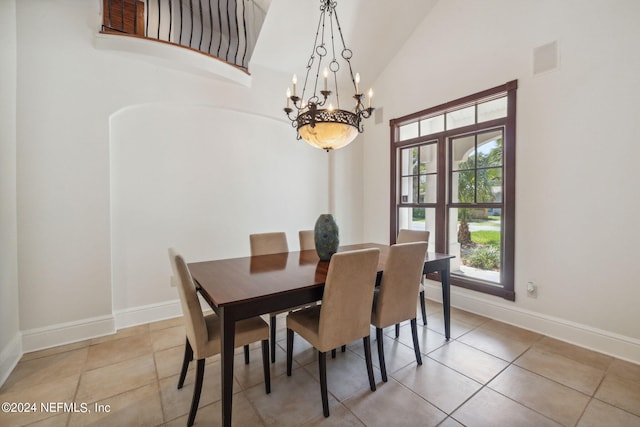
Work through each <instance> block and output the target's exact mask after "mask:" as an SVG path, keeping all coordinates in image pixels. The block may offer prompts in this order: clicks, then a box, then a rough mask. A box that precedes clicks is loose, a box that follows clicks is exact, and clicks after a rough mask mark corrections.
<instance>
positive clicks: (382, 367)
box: [376, 328, 387, 383]
mask: <svg viewBox="0 0 640 427" xmlns="http://www.w3.org/2000/svg"><path fill="white" fill-rule="evenodd" d="M382 340H383V337H382V328H376V341H378V361H379V362H380V373H381V374H382V381H384V382H385V383H386V382H387V366H386V365H385V363H384V343H383V341H382Z"/></svg>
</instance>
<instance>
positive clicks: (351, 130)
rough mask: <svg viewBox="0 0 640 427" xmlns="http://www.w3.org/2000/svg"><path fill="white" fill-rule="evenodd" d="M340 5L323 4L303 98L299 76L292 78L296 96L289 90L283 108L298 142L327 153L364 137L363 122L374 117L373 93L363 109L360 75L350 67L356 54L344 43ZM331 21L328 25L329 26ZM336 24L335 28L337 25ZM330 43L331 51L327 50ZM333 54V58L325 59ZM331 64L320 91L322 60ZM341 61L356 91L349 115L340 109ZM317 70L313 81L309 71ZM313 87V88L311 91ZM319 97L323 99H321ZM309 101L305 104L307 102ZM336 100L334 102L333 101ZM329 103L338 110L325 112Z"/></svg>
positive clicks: (328, 0) (332, 0)
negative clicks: (339, 47) (339, 45)
mask: <svg viewBox="0 0 640 427" xmlns="http://www.w3.org/2000/svg"><path fill="white" fill-rule="evenodd" d="M336 6H337V2H336V1H335V0H320V11H321V13H320V19H319V21H318V27H317V29H316V38H315V40H314V49H313V51H312V53H311V57H310V58H309V61H308V62H307V66H306V69H307V71H306V73H305V80H304V86H303V91H302V95H301V96H300V97H299V96H298V93H297V83H298V78H297V75H296V74H294V75H293V79H292V83H293V95H292V94H291V91H290V90H289V89H288V88H287V106H286V107H285V108H284V112H285V113H286V115H287V117H288V118H289V120H291V125H292V126H293V127H294V128H295V129H296V130H297V136H296V138H297V139H304V140H305V141H306V142H307V143H309V144H310V145H312V146H314V147H316V148H320V149H323V150H326V151H329V150H335V149H338V148H342V147H344V146H346V145H348V144H349V143H350V142H351V141H353V140H354V139H355V137H356V136H357V135H358V133H362V132H363V131H364V128H363V126H362V119H367V118H369V117H371V114H372V112H373V110H374V108H373V107H372V106H371V98H372V97H373V91H372V90H371V89H370V90H369V93H368V95H369V96H368V98H369V99H368V107H367V108H364V105H363V103H362V98H363V94H361V93H360V73H356V75H355V77H354V75H353V71H352V67H351V57H352V56H353V52H352V51H351V50H350V49H348V48H347V47H346V45H345V42H344V37H343V35H342V29H341V28H340V24H339V21H338V13H337V11H336ZM327 20H328V22H327ZM334 22H335V24H334ZM326 25H328V26H329V28H330V31H329V33H330V36H327V37H328V40H327V42H325V26H326ZM334 28H337V30H338V33H339V36H340V38H339V40H341V41H342V51H341V52H340V55H336V46H335V43H334ZM328 43H330V49H329V47H328ZM329 52H331V54H332V55H333V56H332V58H325V57H326V56H327V54H328V53H329ZM325 59H326V60H327V61H329V63H328V65H327V66H325V67H324V70H323V74H322V77H323V79H322V89H319V88H318V84H319V77H320V70H321V69H322V62H323V60H325ZM338 59H342V60H344V62H345V65H346V67H347V68H346V69H347V72H348V74H349V77H350V79H351V81H352V82H353V85H354V86H353V87H354V89H355V94H354V96H353V97H354V98H355V100H356V105H355V107H354V109H353V111H347V110H343V109H341V108H340V99H339V94H338V72H339V71H340V68H341V66H340V63H339V62H338ZM312 68H315V70H314V73H313V74H314V75H311V80H310V79H309V77H310V73H309V72H310V71H311V69H312ZM329 72H331V73H333V81H332V84H333V86H332V88H331V89H333V90H331V89H330V87H329ZM308 83H309V87H308V89H309V91H310V92H311V90H313V93H312V94H310V95H309V97H308V98H307V96H306V95H305V93H306V91H307V84H308ZM311 86H313V88H312V87H311ZM318 93H319V94H320V96H318ZM303 98H304V99H307V101H306V102H305V100H304V99H303ZM334 98H335V99H334ZM328 100H334V101H335V103H336V104H337V106H338V107H337V108H335V109H334V108H333V105H334V104H333V103H332V102H329V103H328V108H323V107H324V106H325V105H326V104H327V102H328Z"/></svg>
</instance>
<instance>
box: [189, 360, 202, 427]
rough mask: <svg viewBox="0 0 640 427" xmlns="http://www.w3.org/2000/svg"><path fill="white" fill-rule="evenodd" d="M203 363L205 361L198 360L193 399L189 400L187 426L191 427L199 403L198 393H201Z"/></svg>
mask: <svg viewBox="0 0 640 427" xmlns="http://www.w3.org/2000/svg"><path fill="white" fill-rule="evenodd" d="M204 361H205V359H200V360H198V365H197V366H198V367H197V369H196V384H195V386H194V389H193V399H192V400H191V410H190V411H189V420H188V421H187V426H189V427H191V426H192V425H193V422H194V421H195V419H196V412H198V404H199V403H200V392H202V380H203V379H204Z"/></svg>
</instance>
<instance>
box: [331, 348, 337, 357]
mask: <svg viewBox="0 0 640 427" xmlns="http://www.w3.org/2000/svg"><path fill="white" fill-rule="evenodd" d="M331 358H332V359H335V358H336V349H335V348H334V349H333V350H331Z"/></svg>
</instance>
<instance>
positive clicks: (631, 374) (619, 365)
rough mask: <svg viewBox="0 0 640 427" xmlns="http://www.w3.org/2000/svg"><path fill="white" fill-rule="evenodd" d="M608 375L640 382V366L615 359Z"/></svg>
mask: <svg viewBox="0 0 640 427" xmlns="http://www.w3.org/2000/svg"><path fill="white" fill-rule="evenodd" d="M607 375H617V376H619V377H622V378H628V379H630V380H634V381H638V382H640V365H638V364H635V363H630V362H625V361H624V360H620V359H614V360H613V361H612V362H611V365H610V366H609V370H608V371H607Z"/></svg>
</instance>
